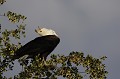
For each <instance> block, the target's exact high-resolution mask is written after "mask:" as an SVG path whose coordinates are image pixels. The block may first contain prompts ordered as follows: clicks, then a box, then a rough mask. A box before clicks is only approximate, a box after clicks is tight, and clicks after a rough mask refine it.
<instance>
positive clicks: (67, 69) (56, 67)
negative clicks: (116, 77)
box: [15, 52, 107, 79]
mask: <svg viewBox="0 0 120 79" xmlns="http://www.w3.org/2000/svg"><path fill="white" fill-rule="evenodd" d="M104 58H106V57H105V56H104V57H102V58H100V59H97V58H94V57H92V56H90V55H87V56H86V57H85V56H84V53H82V52H71V53H70V54H69V55H68V56H64V55H51V58H50V59H49V60H47V61H45V60H44V59H43V60H41V59H40V58H39V56H37V57H36V59H35V60H33V61H32V62H31V64H29V65H26V64H22V65H23V66H24V71H22V72H21V73H19V75H17V76H15V78H18V79H22V78H25V79H27V78H33V79H39V78H45V79H57V78H58V77H59V76H62V77H64V78H67V79H83V75H82V73H84V74H89V78H90V79H105V78H106V74H107V71H106V70H105V64H103V63H102V61H103V60H104ZM81 67H84V69H85V71H84V72H81V69H80V68H81Z"/></svg>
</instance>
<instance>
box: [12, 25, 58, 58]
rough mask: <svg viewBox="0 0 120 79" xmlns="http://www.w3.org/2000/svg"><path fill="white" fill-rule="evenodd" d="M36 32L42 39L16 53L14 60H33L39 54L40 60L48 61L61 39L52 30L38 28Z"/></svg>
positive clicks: (38, 38)
mask: <svg viewBox="0 0 120 79" xmlns="http://www.w3.org/2000/svg"><path fill="white" fill-rule="evenodd" d="M35 32H36V33H38V34H39V35H40V37H37V38H35V39H34V40H32V41H30V42H28V43H27V44H25V45H24V46H22V47H21V48H19V49H18V50H17V51H15V53H14V54H15V55H14V56H13V60H15V59H19V58H22V57H25V58H32V59H33V58H34V57H35V56H36V55H38V54H39V56H40V58H44V59H46V57H47V56H48V55H49V54H50V53H51V52H52V51H53V50H54V49H55V47H56V46H57V45H58V44H59V42H60V38H59V37H58V35H57V34H56V32H55V31H53V30H52V29H47V28H39V27H38V29H35Z"/></svg>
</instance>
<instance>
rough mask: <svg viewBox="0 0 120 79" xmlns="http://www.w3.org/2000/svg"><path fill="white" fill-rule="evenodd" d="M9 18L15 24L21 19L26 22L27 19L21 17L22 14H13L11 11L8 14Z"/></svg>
mask: <svg viewBox="0 0 120 79" xmlns="http://www.w3.org/2000/svg"><path fill="white" fill-rule="evenodd" d="M7 17H8V19H9V20H10V21H11V22H13V23H16V22H19V21H20V20H21V19H22V20H23V21H24V20H25V19H27V17H25V16H24V15H21V14H17V13H14V12H11V11H8V12H7Z"/></svg>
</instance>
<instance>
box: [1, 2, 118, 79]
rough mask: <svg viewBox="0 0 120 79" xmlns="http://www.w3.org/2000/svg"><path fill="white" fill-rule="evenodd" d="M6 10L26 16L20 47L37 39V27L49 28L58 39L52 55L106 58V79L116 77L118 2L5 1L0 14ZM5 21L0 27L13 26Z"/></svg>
mask: <svg viewBox="0 0 120 79" xmlns="http://www.w3.org/2000/svg"><path fill="white" fill-rule="evenodd" d="M9 10H10V11H13V12H16V13H20V14H23V15H25V16H26V17H27V20H26V21H25V23H26V24H27V26H26V35H27V36H26V38H25V39H23V40H21V41H22V43H23V44H25V43H27V42H29V41H30V40H33V39H34V38H35V37H37V36H38V35H37V34H36V33H35V31H34V30H35V29H36V28H37V27H38V26H40V27H45V28H51V29H53V30H55V31H56V32H57V34H58V35H59V37H60V39H61V41H60V44H59V45H58V46H57V48H56V49H55V50H54V51H53V52H52V53H54V54H55V53H57V54H64V55H68V54H69V53H70V52H72V51H82V52H84V53H85V55H87V54H91V55H92V56H94V57H101V56H104V55H105V56H107V57H108V58H107V59H106V60H105V61H104V63H105V64H106V70H108V72H109V74H108V76H107V77H108V78H107V79H118V78H119V72H120V68H119V67H120V63H119V57H120V50H119V49H120V35H119V34H120V0H29V1H28V0H7V2H6V3H5V4H4V5H2V6H0V13H1V14H2V13H3V12H7V11H9ZM1 18H3V17H1ZM4 19H5V18H3V20H4ZM5 20H6V22H3V21H0V22H1V24H3V25H4V26H5V27H7V28H13V27H14V26H13V24H10V23H9V22H7V19H5ZM6 75H9V73H7V74H6Z"/></svg>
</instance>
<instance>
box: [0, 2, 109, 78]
mask: <svg viewBox="0 0 120 79" xmlns="http://www.w3.org/2000/svg"><path fill="white" fill-rule="evenodd" d="M4 2H5V0H0V4H3V3H4ZM3 16H5V17H7V18H8V20H9V21H10V22H12V23H18V22H20V20H22V21H24V20H25V19H26V17H25V16H23V15H21V14H17V13H14V12H11V11H8V12H6V14H4V15H3ZM25 26H26V25H25V24H23V23H21V24H20V25H17V26H16V28H15V29H11V30H8V29H2V25H1V24H0V79H7V77H6V76H3V73H4V72H6V71H8V70H12V69H13V67H14V63H13V61H11V58H12V55H14V51H16V50H17V49H18V48H20V47H21V46H22V45H21V43H20V41H19V40H20V39H21V38H22V37H25ZM12 40H16V42H15V41H12ZM106 58H107V57H106V56H103V57H101V58H94V57H93V56H91V55H87V56H84V53H83V52H71V53H70V54H69V55H68V56H65V55H54V54H53V55H51V56H50V59H48V60H44V59H41V58H39V55H38V56H36V58H35V59H34V60H31V62H30V63H28V61H30V60H20V61H19V63H20V65H21V66H22V67H23V70H22V71H21V72H20V73H18V75H15V76H14V77H11V78H9V79H12V78H14V79H40V78H43V79H57V78H58V77H64V78H67V79H83V78H84V75H87V76H88V77H89V79H105V78H106V75H107V73H108V72H107V71H106V70H105V64H103V61H104V60H105V59H106ZM83 69H84V71H82V70H83Z"/></svg>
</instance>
